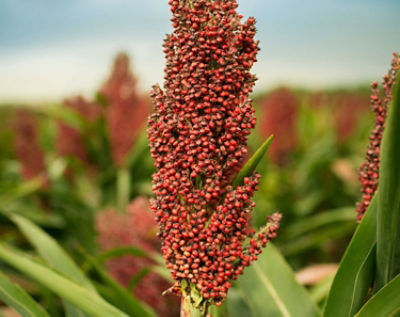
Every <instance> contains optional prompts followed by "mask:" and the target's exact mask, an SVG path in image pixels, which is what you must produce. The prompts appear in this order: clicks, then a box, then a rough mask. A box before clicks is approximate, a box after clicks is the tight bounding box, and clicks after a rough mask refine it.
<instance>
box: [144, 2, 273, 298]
mask: <svg viewBox="0 0 400 317" xmlns="http://www.w3.org/2000/svg"><path fill="white" fill-rule="evenodd" d="M169 5H170V7H171V11H172V13H173V17H172V19H171V21H172V25H173V28H174V31H173V32H172V34H170V35H167V38H166V39H165V42H164V53H165V55H166V60H167V63H166V68H165V77H164V78H165V83H164V89H165V91H163V90H162V89H161V88H160V87H159V86H155V87H154V89H153V92H152V98H153V103H154V105H155V111H154V113H153V114H152V115H151V116H150V117H149V122H148V123H149V128H148V136H149V140H150V148H151V154H152V157H153V159H154V164H155V167H156V168H157V172H156V173H155V174H154V175H153V191H154V193H155V196H156V198H155V200H154V201H153V202H152V208H153V210H154V212H155V214H156V220H157V222H158V223H159V225H160V231H159V236H160V238H161V240H162V253H163V255H164V258H165V259H166V263H167V268H168V269H170V270H171V275H172V278H173V279H174V280H175V281H176V283H175V288H174V291H176V292H177V293H182V292H183V293H184V295H185V294H188V293H190V289H191V290H193V288H195V289H196V290H197V292H198V293H200V294H201V296H202V298H203V299H205V300H207V299H208V300H209V301H211V302H214V303H216V304H219V303H221V302H222V301H223V300H224V298H225V297H226V293H227V291H228V289H229V287H230V286H231V283H230V280H234V279H236V278H237V276H238V275H239V274H241V273H242V272H243V269H244V268H245V267H246V266H248V265H249V264H250V263H251V262H252V261H254V260H256V258H257V255H258V254H259V253H260V252H261V249H262V247H263V246H265V245H266V243H267V241H268V240H270V239H272V238H273V237H275V231H276V230H277V228H278V224H279V220H280V215H279V214H274V215H273V216H272V217H271V218H270V220H271V222H270V224H269V225H267V226H266V227H265V228H263V229H261V232H259V233H258V234H256V235H254V236H251V237H248V235H247V232H248V231H247V227H248V226H247V223H248V219H249V217H248V214H249V213H250V212H251V210H252V208H253V206H254V203H253V202H252V201H251V197H252V196H253V194H254V192H255V191H256V190H257V184H258V180H259V175H258V174H257V173H254V174H253V175H252V176H251V177H247V178H245V179H244V184H243V185H241V186H239V187H237V188H232V187H231V186H230V183H231V181H232V178H233V177H234V176H235V174H236V173H237V170H238V168H240V166H241V162H242V160H243V157H244V156H245V155H246V153H247V137H248V135H249V134H250V130H251V129H252V128H254V126H255V123H256V118H255V111H254V109H253V108H252V106H251V100H250V99H249V98H248V95H249V93H250V92H251V91H252V87H253V85H254V82H255V80H256V77H255V76H254V75H252V74H251V73H250V68H251V66H252V65H253V63H254V62H255V61H256V54H257V52H258V46H257V44H258V43H257V42H256V41H255V40H254V36H255V33H256V29H255V20H254V18H249V19H248V20H247V21H246V22H244V23H241V18H242V16H241V15H239V14H237V12H236V10H235V9H236V8H237V3H236V1H233V0H230V1H226V0H225V1H208V0H196V1H187V0H186V1H184V0H180V1H178V0H174V1H169ZM247 238H249V241H248V242H245V241H244V240H245V239H247ZM185 285H188V287H185Z"/></svg>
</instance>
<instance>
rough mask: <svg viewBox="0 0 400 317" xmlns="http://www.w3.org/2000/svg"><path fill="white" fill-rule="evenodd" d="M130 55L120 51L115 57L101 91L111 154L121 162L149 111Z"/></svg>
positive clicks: (118, 162) (117, 162)
mask: <svg viewBox="0 0 400 317" xmlns="http://www.w3.org/2000/svg"><path fill="white" fill-rule="evenodd" d="M129 64H130V63H129V57H128V55H126V54H124V53H120V54H119V55H118V56H117V58H116V59H115V62H114V66H113V69H112V72H111V75H110V78H109V79H108V80H107V82H106V83H105V84H104V85H103V87H102V88H101V91H100V93H101V94H102V95H103V96H104V97H105V98H106V100H107V103H108V106H107V109H106V120H107V126H108V131H109V136H110V143H111V150H112V157H113V160H114V162H115V163H116V164H117V165H122V164H123V162H124V160H125V158H126V155H127V154H128V153H129V151H130V150H131V148H132V145H133V143H134V141H135V140H136V138H137V136H138V134H139V133H140V131H141V128H142V127H143V125H144V124H145V123H146V118H147V116H148V114H149V107H148V102H147V100H146V99H145V98H144V97H143V96H140V95H139V94H138V93H137V82H136V79H135V77H134V76H133V74H132V72H131V70H130V66H129Z"/></svg>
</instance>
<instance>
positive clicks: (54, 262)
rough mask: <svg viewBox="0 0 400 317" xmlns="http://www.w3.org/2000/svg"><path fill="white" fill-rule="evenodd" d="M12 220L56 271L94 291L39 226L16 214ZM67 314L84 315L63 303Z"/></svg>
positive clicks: (87, 280)
mask: <svg viewBox="0 0 400 317" xmlns="http://www.w3.org/2000/svg"><path fill="white" fill-rule="evenodd" d="M10 218H11V220H12V221H14V222H15V224H16V225H17V226H18V228H19V229H20V230H21V232H22V233H23V234H24V235H25V237H26V238H27V239H28V240H29V242H30V243H31V244H32V245H33V246H34V247H35V249H36V250H37V251H38V253H39V254H40V255H41V256H42V257H43V258H44V259H45V260H46V261H47V262H48V263H49V264H50V265H51V266H52V267H53V268H55V269H56V270H57V271H59V272H61V273H63V274H65V275H66V276H68V277H69V278H71V279H72V280H73V281H74V282H76V283H78V284H80V285H82V286H84V287H86V288H88V289H90V290H92V291H94V292H95V288H94V286H93V285H92V284H91V282H90V281H89V279H88V278H87V277H86V276H85V275H84V274H83V272H82V271H81V270H80V268H79V267H78V266H77V265H76V264H75V262H74V261H73V260H72V259H71V258H70V257H69V255H68V254H67V253H66V252H65V251H64V249H62V248H61V247H60V246H59V245H58V243H57V242H56V241H55V240H54V239H53V238H52V237H51V236H49V235H48V234H47V233H45V232H44V231H43V230H42V229H41V228H40V227H38V226H36V225H35V224H33V223H32V222H31V221H29V220H28V219H26V218H23V217H21V216H18V215H13V216H11V217H10ZM64 306H65V309H66V312H67V316H69V317H75V316H82V317H83V316H85V314H84V313H83V312H81V311H80V310H79V309H77V308H76V307H74V306H73V305H71V304H70V303H64Z"/></svg>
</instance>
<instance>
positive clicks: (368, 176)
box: [357, 53, 400, 221]
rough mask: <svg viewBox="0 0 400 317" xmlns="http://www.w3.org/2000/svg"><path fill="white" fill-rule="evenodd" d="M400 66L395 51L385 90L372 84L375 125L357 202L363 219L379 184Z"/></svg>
mask: <svg viewBox="0 0 400 317" xmlns="http://www.w3.org/2000/svg"><path fill="white" fill-rule="evenodd" d="M399 68H400V57H399V54H397V53H393V59H392V67H391V69H390V70H389V72H388V73H387V74H386V75H385V76H384V77H383V80H382V85H383V92H381V91H380V89H379V88H378V83H377V82H373V83H372V84H371V90H372V93H371V108H372V110H373V111H374V113H375V127H374V129H373V130H372V132H371V134H370V136H369V144H368V147H367V153H366V155H365V162H364V163H362V165H361V167H360V170H359V180H360V182H361V194H362V200H361V202H359V203H358V204H357V219H358V220H359V221H361V219H362V217H363V215H364V213H365V212H366V211H367V209H368V206H369V204H370V203H371V200H372V197H373V196H374V194H375V192H376V190H377V188H378V184H379V166H380V150H381V143H382V136H383V131H384V129H385V121H386V115H387V111H388V105H389V103H390V101H391V100H392V88H393V84H394V83H395V80H396V76H397V73H398V71H399Z"/></svg>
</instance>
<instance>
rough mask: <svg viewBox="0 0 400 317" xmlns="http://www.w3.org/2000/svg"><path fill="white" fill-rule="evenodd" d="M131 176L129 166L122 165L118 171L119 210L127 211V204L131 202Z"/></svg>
mask: <svg viewBox="0 0 400 317" xmlns="http://www.w3.org/2000/svg"><path fill="white" fill-rule="evenodd" d="M130 182H131V177H130V174H129V170H128V168H127V167H121V168H119V169H118V173H117V205H118V210H119V211H120V212H122V213H125V212H126V206H127V205H128V203H129V192H130Z"/></svg>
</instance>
